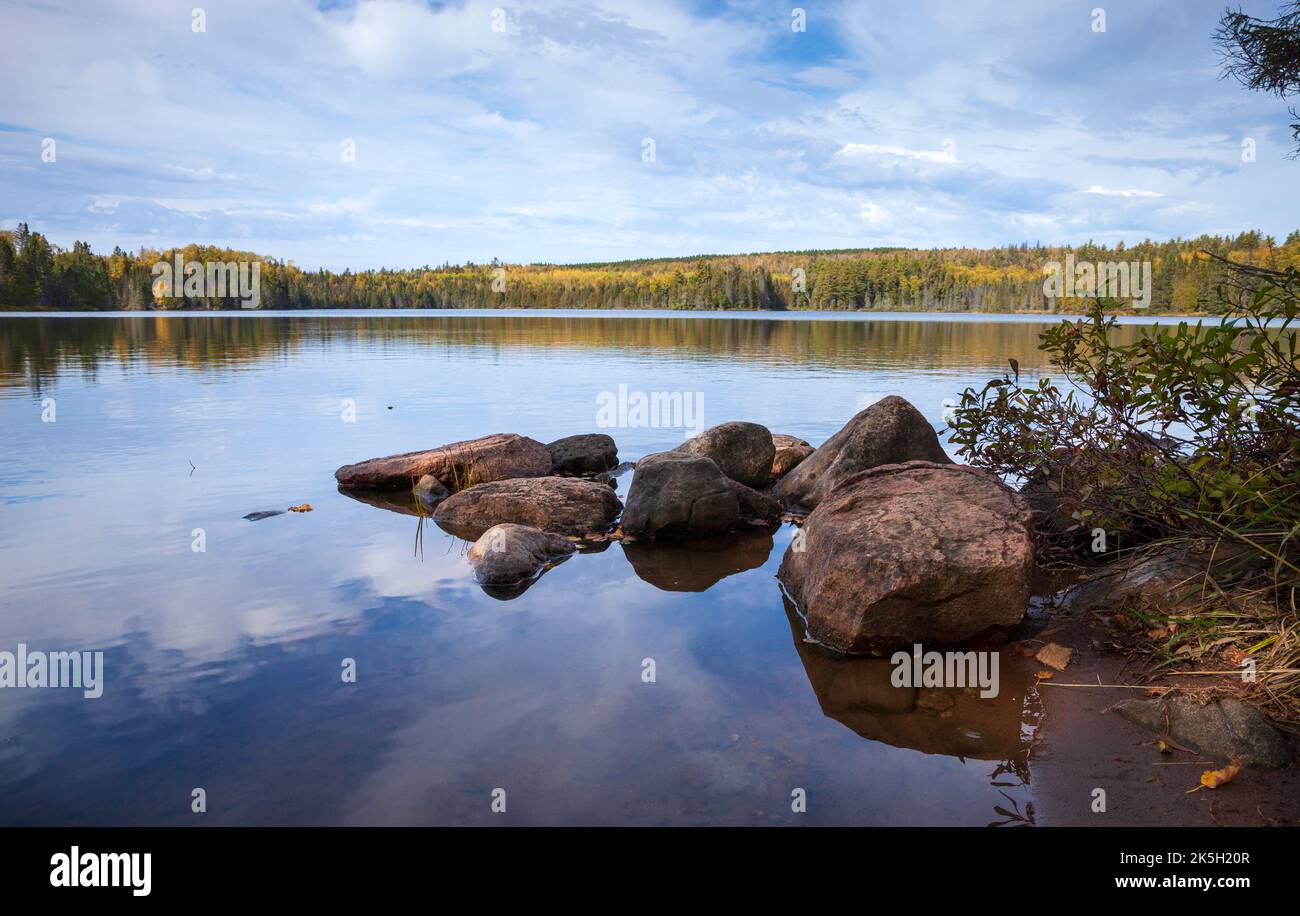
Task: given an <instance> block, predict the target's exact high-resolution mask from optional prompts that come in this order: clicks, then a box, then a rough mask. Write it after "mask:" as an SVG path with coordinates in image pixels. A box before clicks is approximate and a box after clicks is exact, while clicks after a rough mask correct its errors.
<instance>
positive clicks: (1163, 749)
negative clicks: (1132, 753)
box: [1156, 738, 1174, 754]
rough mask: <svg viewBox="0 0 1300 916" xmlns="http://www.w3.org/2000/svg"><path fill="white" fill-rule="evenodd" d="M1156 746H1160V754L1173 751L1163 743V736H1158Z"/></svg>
mask: <svg viewBox="0 0 1300 916" xmlns="http://www.w3.org/2000/svg"><path fill="white" fill-rule="evenodd" d="M1156 747H1158V748H1160V753H1162V754H1172V753H1173V752H1174V749H1173V748H1171V747H1170V746H1169V745H1168V744H1166V743H1165V739H1164V738H1160V739H1158V740H1157V741H1156Z"/></svg>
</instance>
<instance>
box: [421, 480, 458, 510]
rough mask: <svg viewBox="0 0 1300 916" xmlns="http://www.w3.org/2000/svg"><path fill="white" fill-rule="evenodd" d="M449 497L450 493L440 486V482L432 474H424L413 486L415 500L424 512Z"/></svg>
mask: <svg viewBox="0 0 1300 916" xmlns="http://www.w3.org/2000/svg"><path fill="white" fill-rule="evenodd" d="M450 495H451V493H450V491H448V489H447V488H446V487H444V486H443V485H442V481H441V480H439V479H438V478H437V477H434V476H433V475H432V474H425V475H424V476H423V477H421V478H420V479H419V481H417V482H416V484H415V498H416V499H417V500H419V501H420V505H421V507H422V508H424V509H426V510H432V509H433V508H434V507H436V506H437V505H438V503H440V502H442V501H443V500H444V499H446V498H447V497H448V496H450Z"/></svg>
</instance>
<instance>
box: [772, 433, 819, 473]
mask: <svg viewBox="0 0 1300 916" xmlns="http://www.w3.org/2000/svg"><path fill="white" fill-rule="evenodd" d="M772 446H773V448H775V450H776V453H775V454H774V455H773V457H772V482H773V483H775V482H776V481H778V480H780V479H781V478H782V477H784V476H785V475H786V474H789V473H790V472H791V471H793V470H794V469H795V468H796V467H798V466H799V465H800V464H801V463H802V462H803V460H804V459H805V458H807V457H808V456H809V455H811V454H812V453H813V452H814V451H816V449H814V448H813V447H812V446H811V445H809V444H808V443H807V442H805V441H804V440H802V439H799V438H797V437H795V436H787V435H785V434H784V433H773V434H772Z"/></svg>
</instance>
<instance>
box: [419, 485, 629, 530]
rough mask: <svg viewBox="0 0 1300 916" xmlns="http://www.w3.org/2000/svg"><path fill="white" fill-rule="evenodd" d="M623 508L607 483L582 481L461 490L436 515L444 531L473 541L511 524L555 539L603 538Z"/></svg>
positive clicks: (446, 501)
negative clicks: (548, 534) (485, 533)
mask: <svg viewBox="0 0 1300 916" xmlns="http://www.w3.org/2000/svg"><path fill="white" fill-rule="evenodd" d="M622 508H623V504H622V503H621V502H619V499H618V496H616V495H615V493H614V491H613V490H612V489H610V488H609V487H608V486H607V485H605V484H603V483H596V482H595V481H591V480H579V479H578V478H576V477H529V478H521V479H516V480H496V481H492V482H490V483H480V484H477V485H475V486H472V487H470V488H469V489H468V490H461V491H460V492H459V493H455V494H453V495H451V496H449V497H448V498H447V499H445V500H443V501H442V503H440V504H439V505H438V508H437V509H435V510H434V512H433V520H434V521H435V522H437V523H438V525H439V527H441V528H443V529H444V530H446V531H448V532H450V533H451V534H454V535H456V536H457V537H461V538H464V539H465V540H468V541H476V540H478V539H479V538H480V537H481V536H482V535H483V533H484V532H485V531H487V530H488V529H489V528H491V527H493V526H495V525H500V524H502V523H505V522H510V523H513V524H516V525H529V526H531V527H533V528H537V529H539V530H541V531H549V532H551V533H553V534H570V535H578V536H581V535H586V534H603V533H604V532H607V531H609V529H610V528H611V527H612V526H613V524H614V519H616V518H617V517H618V513H619V510H620V509H622Z"/></svg>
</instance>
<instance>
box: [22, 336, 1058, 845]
mask: <svg viewBox="0 0 1300 916" xmlns="http://www.w3.org/2000/svg"><path fill="white" fill-rule="evenodd" d="M1042 327H1043V325H1042V323H1041V322H1036V321H1035V320H1033V319H1022V318H1005V317H991V316H978V317H969V316H958V317H954V316H937V315H888V316H881V315H876V316H872V320H869V321H864V320H861V319H860V318H857V317H856V316H854V317H849V318H846V317H845V316H843V315H829V316H826V315H820V316H819V315H800V316H780V317H779V318H769V317H754V316H753V315H735V314H732V315H728V316H726V317H718V316H701V315H696V314H692V315H685V316H683V315H676V314H671V313H669V314H663V313H655V314H647V313H644V312H633V313H626V314H624V313H610V312H599V313H593V312H577V313H570V312H566V313H548V312H543V313H529V314H520V313H509V314H501V313H477V312H455V313H414V314H413V313H382V314H374V313H360V314H357V313H337V312H335V313H327V314H324V315H322V314H320V313H309V314H301V313H299V314H294V315H292V316H286V315H249V314H241V315H215V314H203V315H186V316H178V315H157V316H155V315H134V316H129V317H128V316H82V317H3V316H0V420H2V421H3V429H4V436H3V437H0V517H2V518H3V524H2V525H0V574H2V575H0V582H2V584H0V650H7V651H17V646H18V644H19V643H23V644H25V645H27V646H28V647H29V649H31V650H47V651H57V650H68V651H71V650H90V651H94V650H99V651H103V652H104V657H105V660H104V665H105V677H104V687H103V696H102V697H100V698H98V699H85V698H83V696H82V693H81V691H79V690H73V689H44V690H42V689H4V690H0V823H5V824H945V823H957V824H987V823H992V822H1006V821H1008V820H1010V821H1012V822H1016V819H1017V817H1022V816H1026V815H1027V813H1028V812H1029V811H1030V810H1031V806H1032V803H1033V788H1034V787H1033V779H1032V774H1033V763H1032V753H1031V750H1032V742H1033V740H1034V735H1035V731H1036V728H1037V724H1038V714H1039V713H1038V697H1037V695H1036V693H1035V691H1034V690H1033V689H1032V688H1031V687H1028V686H1027V682H1026V678H1027V676H1028V672H1026V671H1023V670H1021V669H1020V668H1018V667H1017V665H1016V663H1015V662H1014V661H1013V660H1012V659H1010V658H1009V657H1008V658H1005V659H1004V660H1003V666H1002V695H1001V696H1000V697H999V698H998V699H997V700H979V699H978V698H976V697H973V696H969V695H965V694H959V695H955V696H954V695H945V696H934V697H929V698H928V699H926V700H924V701H923V702H922V705H921V706H920V707H918V708H916V709H914V710H913V711H910V712H900V711H897V710H898V708H899V704H898V701H897V693H898V692H897V691H894V690H892V689H891V688H889V687H888V686H887V677H888V671H887V668H886V669H884V670H883V671H882V665H885V664H887V663H884V662H880V661H872V660H864V659H849V660H846V659H840V658H835V657H833V656H829V655H826V654H824V653H822V652H821V650H820V649H819V648H818V647H816V646H813V645H809V644H807V643H805V642H804V641H803V639H802V629H801V627H800V626H799V621H798V618H797V617H796V616H794V615H793V614H792V613H791V611H790V609H789V608H788V607H787V606H786V604H785V602H784V601H783V598H782V594H781V591H780V589H779V588H778V584H777V581H776V579H775V578H774V574H775V571H776V568H777V566H778V565H779V563H780V559H781V555H782V553H783V552H784V550H785V549H786V546H787V545H788V543H789V541H790V538H791V536H792V530H791V529H790V528H789V527H788V526H786V527H783V528H782V529H781V530H780V531H779V532H777V533H776V535H775V537H768V536H758V537H749V538H746V539H744V540H740V541H735V542H725V543H710V544H707V545H699V546H697V547H695V548H691V549H676V550H674V549H670V548H657V549H656V548H654V547H652V546H646V547H635V548H634V547H631V546H629V548H628V549H627V550H626V551H625V550H624V548H623V546H622V545H621V544H618V543H614V544H612V545H610V546H609V547H608V549H606V550H604V551H602V552H598V553H586V554H581V555H577V556H575V557H573V558H572V559H570V560H568V561H567V562H565V563H563V564H561V565H559V566H558V567H556V568H554V569H552V570H550V571H549V572H547V573H546V574H545V575H544V576H543V577H542V578H541V579H540V580H539V581H537V582H536V583H535V584H533V586H532V587H531V588H529V589H528V590H527V591H526V592H524V593H523V594H522V595H520V596H519V597H517V598H514V599H513V600H499V599H497V598H494V597H491V596H489V595H487V594H485V593H484V592H483V591H482V590H481V589H480V588H479V587H478V586H477V585H476V584H475V583H474V581H473V579H472V577H471V570H470V567H469V566H468V564H467V563H466V561H465V559H464V553H465V550H466V548H467V545H466V544H465V543H464V542H463V541H459V540H457V539H455V538H452V537H451V536H449V535H447V534H445V533H443V532H441V531H440V530H439V529H437V528H436V527H433V526H431V525H428V524H425V525H424V526H423V529H422V530H420V529H421V526H420V522H419V520H418V519H417V518H415V517H413V516H411V515H408V514H404V513H403V512H401V511H390V510H389V509H385V508H383V507H377V506H374V505H369V504H367V503H365V502H362V501H359V500H357V499H353V498H350V497H348V496H345V495H342V494H340V493H339V492H338V491H337V490H336V488H335V485H334V478H333V472H334V470H335V468H337V467H338V466H340V465H342V464H345V463H348V462H353V461H357V460H360V459H363V458H369V457H374V456H377V455H386V454H391V453H395V452H402V451H409V450H413V449H420V448H429V447H432V446H435V445H440V444H443V443H446V442H451V441H454V440H459V439H466V438H471V437H476V436H480V435H484V434H487V433H492V432H518V433H522V434H525V435H528V436H532V437H534V438H536V439H539V440H541V441H543V442H548V441H551V440H553V439H556V438H559V437H561V436H565V435H570V434H573V433H582V432H595V431H598V430H597V426H596V410H597V399H598V398H599V397H600V395H601V393H602V392H616V391H617V390H618V386H620V385H626V386H627V388H628V390H629V391H630V392H636V391H644V392H655V391H667V392H690V393H694V392H699V393H702V396H703V415H704V421H705V423H706V424H707V425H712V424H715V423H720V422H724V421H727V420H736V419H743V420H753V421H756V422H760V423H763V424H765V425H767V426H768V427H770V428H771V429H772V430H773V431H775V432H784V433H792V434H796V435H799V436H802V437H804V438H806V439H808V440H809V441H810V442H812V443H813V444H814V445H816V444H820V443H821V442H822V441H823V440H824V439H826V438H827V437H828V436H830V435H831V434H832V433H834V432H835V431H837V430H838V429H839V428H840V427H841V426H842V425H843V424H844V422H845V421H846V420H847V419H848V418H849V417H851V416H852V415H853V414H854V413H856V412H857V411H858V410H860V409H862V408H863V407H864V406H866V405H868V404H870V403H872V402H874V401H875V400H877V399H879V398H881V397H883V396H884V395H887V394H901V395H903V396H905V397H907V398H908V399H909V400H911V401H912V402H913V403H914V404H915V405H916V406H917V407H918V408H920V410H921V411H922V412H923V413H924V414H925V415H926V416H927V417H929V418H930V419H931V420H932V421H933V422H934V424H935V426H936V428H941V427H942V426H943V421H942V414H943V409H944V400H945V399H946V398H955V397H956V396H957V395H958V393H959V392H960V391H961V389H962V388H963V387H964V386H967V385H974V384H983V382H984V381H985V380H987V379H988V378H990V377H991V376H992V375H994V374H999V373H1000V372H1001V370H1002V367H1003V366H1004V365H1005V363H1006V359H1007V357H1015V358H1017V359H1018V360H1019V362H1020V365H1021V367H1022V371H1024V372H1026V373H1029V374H1031V375H1032V374H1033V373H1035V372H1038V371H1040V370H1041V368H1042V365H1043V359H1042V354H1041V353H1040V352H1039V351H1038V349H1037V335H1038V333H1039V331H1040V330H1041V329H1042ZM349 403H354V404H355V422H348V420H347V414H348V410H347V407H348V404H349ZM51 409H52V410H53V411H54V414H53V418H54V422H44V421H43V415H45V416H46V417H48V416H49V413H50V411H51ZM603 431H605V432H609V433H610V434H611V435H613V436H614V438H615V439H616V440H617V442H618V445H619V455H620V459H621V460H624V461H629V460H635V459H637V458H639V457H641V456H642V455H645V454H648V453H651V452H655V451H660V450H663V449H666V448H670V447H672V446H675V445H677V444H679V443H680V442H681V441H682V438H683V432H682V430H680V429H666V428H622V429H607V430H603ZM629 479H630V475H625V476H623V477H622V478H621V479H620V481H619V491H620V495H623V494H625V493H626V488H627V484H628V482H629ZM300 503H311V504H312V506H314V511H313V512H310V513H304V514H290V513H286V514H283V515H278V516H275V517H272V518H267V519H264V520H262V521H256V522H251V521H246V520H244V519H243V516H244V515H246V514H248V513H250V512H254V511H257V510H276V509H285V508H287V507H288V506H290V505H296V504H300ZM396 508H398V509H400V508H402V507H400V506H398V507H396ZM196 529H202V537H203V538H204V539H205V542H206V544H205V547H206V549H205V550H203V551H201V552H196V551H195V549H194V545H195V539H196V537H197V536H198V535H199V532H197V531H196ZM344 659H353V660H355V664H356V672H357V679H356V683H344V681H343V678H342V677H341V670H342V666H343V660H344ZM646 659H653V661H654V668H655V680H654V682H653V683H646V682H645V681H644V680H643V670H644V664H643V663H644V660H646ZM882 674H883V677H882ZM196 787H201V788H203V789H204V790H205V792H206V797H207V812H206V813H204V814H196V813H194V812H192V810H191V793H192V791H193V790H194V789H195V788H196ZM494 789H504V790H505V795H506V800H507V804H506V812H505V813H503V814H500V813H493V811H492V809H491V804H492V797H493V790H494ZM797 789H802V790H804V792H805V793H806V797H807V811H806V813H796V812H794V811H792V810H791V808H792V804H791V803H792V798H793V795H792V793H794V792H795V790H797ZM1008 813H1009V814H1010V815H1011V816H1010V817H1009V816H1008Z"/></svg>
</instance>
